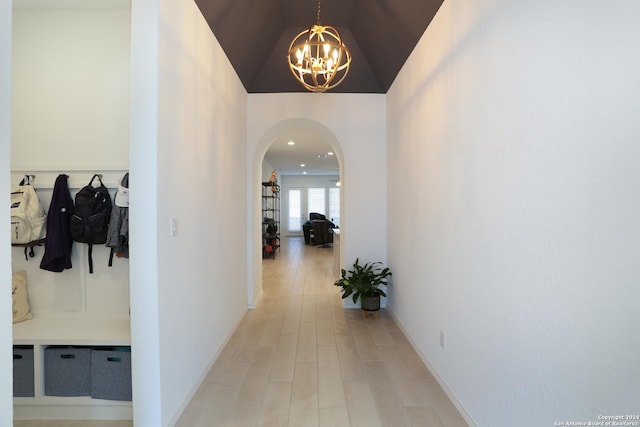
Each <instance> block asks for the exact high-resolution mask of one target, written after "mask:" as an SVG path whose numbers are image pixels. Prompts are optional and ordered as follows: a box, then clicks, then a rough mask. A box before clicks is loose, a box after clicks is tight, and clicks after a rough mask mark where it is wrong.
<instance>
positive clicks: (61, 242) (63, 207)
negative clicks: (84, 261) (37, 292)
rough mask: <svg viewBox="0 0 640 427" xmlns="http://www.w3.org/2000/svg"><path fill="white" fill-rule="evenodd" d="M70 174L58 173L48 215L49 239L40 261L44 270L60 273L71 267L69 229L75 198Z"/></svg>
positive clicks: (71, 241) (71, 243)
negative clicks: (70, 185) (69, 181)
mask: <svg viewBox="0 0 640 427" xmlns="http://www.w3.org/2000/svg"><path fill="white" fill-rule="evenodd" d="M68 178H69V177H68V176H67V175H65V174H60V175H58V178H56V183H55V185H54V186H53V195H52V196H51V205H50V206H49V214H48V216H47V240H46V241H45V243H44V255H43V257H42V261H41V262H40V268H41V269H43V270H48V271H53V272H56V273H60V272H61V271H63V270H64V269H67V268H71V246H72V245H73V240H72V239H71V233H70V231H69V221H70V218H71V214H72V213H73V207H74V206H73V199H72V198H71V193H69V184H68V182H67V181H68Z"/></svg>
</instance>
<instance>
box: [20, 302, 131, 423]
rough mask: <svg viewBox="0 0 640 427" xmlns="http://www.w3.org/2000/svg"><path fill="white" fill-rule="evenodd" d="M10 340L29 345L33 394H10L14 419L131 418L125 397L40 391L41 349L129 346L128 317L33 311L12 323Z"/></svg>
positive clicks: (42, 353) (42, 350)
mask: <svg viewBox="0 0 640 427" xmlns="http://www.w3.org/2000/svg"><path fill="white" fill-rule="evenodd" d="M13 343H14V345H17V346H18V345H19V346H33V365H34V366H33V371H34V372H33V374H34V397H14V399H13V410H14V418H15V419H56V418H58V419H113V420H128V419H129V420H130V419H132V418H133V407H132V403H131V402H128V401H111V400H102V399H93V398H91V397H88V396H79V397H59V396H46V395H45V394H44V368H45V366H44V352H45V349H46V348H47V347H48V346H52V345H55V346H61V345H63V346H67V345H68V346H89V347H105V346H106V347H117V346H131V333H130V322H129V319H128V318H113V317H111V318H110V317H88V316H87V315H86V313H78V314H72V313H69V314H58V313H56V314H37V313H35V314H34V318H33V319H32V320H29V321H26V322H21V323H16V324H14V325H13Z"/></svg>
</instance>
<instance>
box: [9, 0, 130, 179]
mask: <svg viewBox="0 0 640 427" xmlns="http://www.w3.org/2000/svg"><path fill="white" fill-rule="evenodd" d="M120 3H122V2H120ZM116 6H118V5H117V4H116ZM129 15H130V8H129V5H128V4H127V5H126V7H116V8H100V9H86V8H82V7H81V8H59V9H55V8H46V9H35V8H19V7H16V9H15V11H14V17H13V25H14V32H13V68H14V70H16V72H14V73H13V75H12V103H11V108H12V110H11V123H12V135H11V138H12V152H11V162H12V164H11V166H12V169H13V170H25V171H31V170H53V171H57V170H62V171H65V170H67V171H72V170H86V169H91V168H94V167H96V166H99V167H100V168H102V169H127V167H128V160H129V159H128V150H129V129H128V127H129V68H130V67H129V41H130V21H129Z"/></svg>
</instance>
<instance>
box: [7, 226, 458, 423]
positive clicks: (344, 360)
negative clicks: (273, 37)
mask: <svg viewBox="0 0 640 427" xmlns="http://www.w3.org/2000/svg"><path fill="white" fill-rule="evenodd" d="M283 243H284V245H283V248H282V250H281V253H278V254H277V256H276V259H275V260H271V259H269V260H263V287H264V297H263V299H262V301H261V303H260V304H259V305H258V307H257V308H256V309H255V310H251V311H249V312H247V314H246V315H245V317H244V318H243V320H242V322H241V324H240V325H239V327H238V328H237V330H236V331H235V332H234V334H233V336H232V337H231V338H230V340H229V342H228V344H227V345H226V346H225V348H224V349H223V350H222V353H221V354H220V356H219V358H218V360H217V361H216V363H215V365H214V366H213V368H212V369H211V371H210V372H209V373H208V374H207V377H206V378H205V380H204V382H203V384H202V386H201V387H200V389H199V390H198V391H197V392H196V395H195V396H194V398H193V399H192V401H191V402H190V404H189V405H188V407H187V409H186V410H185V412H184V414H183V415H182V417H181V418H180V420H179V421H178V423H177V427H216V426H225V427H242V426H252V427H253V426H291V427H304V426H327V427H340V426H351V427H359V426H367V427H372V426H383V427H388V426H394V427H395V426H420V427H430V426H434V427H435V426H438V427H459V426H466V425H467V424H466V423H465V422H464V419H463V418H462V417H461V416H460V414H459V413H458V411H457V410H456V408H455V407H454V406H453V404H452V403H451V401H450V400H449V399H448V398H447V396H446V394H445V393H444V392H443V391H442V389H441V387H440V386H439V385H438V383H437V382H436V381H435V379H434V378H433V377H432V375H431V374H430V373H429V371H428V370H427V368H426V367H425V366H424V364H423V363H422V361H421V360H420V358H419V357H418V355H417V354H416V352H415V351H414V350H413V348H412V347H411V345H410V344H409V342H408V341H407V339H406V337H405V336H404V335H403V333H402V332H401V330H400V329H399V328H398V326H397V325H396V323H395V322H394V321H393V319H392V317H391V316H390V315H389V314H388V313H387V312H386V311H385V310H381V312H380V315H379V318H378V319H375V318H373V317H367V318H362V316H361V314H360V311H359V310H345V309H343V308H342V300H341V299H340V294H339V289H338V288H337V287H335V286H333V285H332V283H333V281H334V280H335V278H334V275H333V273H332V272H333V253H332V249H327V248H319V247H315V246H307V245H304V241H303V240H302V238H293V239H288V240H287V241H285V242H283ZM62 423H63V424H59V422H52V423H49V422H46V423H40V422H33V423H32V422H22V421H21V422H16V424H15V427H62V426H65V427H67V426H83V427H127V426H131V424H130V423H129V424H126V423H118V422H115V423H112V424H105V423H102V422H99V423H91V422H82V421H80V422H75V424H71V423H70V422H69V423H66V424H64V422H62Z"/></svg>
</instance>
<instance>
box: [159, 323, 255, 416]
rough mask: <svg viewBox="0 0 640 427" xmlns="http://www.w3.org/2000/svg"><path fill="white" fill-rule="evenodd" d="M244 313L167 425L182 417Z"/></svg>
mask: <svg viewBox="0 0 640 427" xmlns="http://www.w3.org/2000/svg"><path fill="white" fill-rule="evenodd" d="M245 314H246V312H245V313H242V315H241V316H240V317H239V318H238V320H236V322H235V324H234V325H233V327H232V328H231V330H230V331H229V334H228V335H227V337H226V338H225V340H224V343H222V345H221V346H220V348H219V349H218V351H217V352H216V354H215V355H214V356H213V359H211V361H210V362H209V364H208V365H207V367H206V369H205V370H204V372H203V373H202V375H200V378H199V379H198V381H197V382H196V385H195V386H194V387H193V389H192V390H191V392H190V393H189V394H188V395H187V397H186V399H185V400H184V401H183V402H182V405H180V408H179V409H178V411H177V412H176V414H175V415H174V416H173V418H172V419H171V421H170V422H169V424H168V426H171V427H174V426H175V425H176V424H177V423H178V421H179V420H180V417H182V415H183V414H184V411H186V410H187V407H188V406H189V403H191V401H192V400H193V398H194V397H195V395H196V393H197V392H198V390H199V389H200V387H202V384H203V383H204V380H205V379H206V378H207V375H209V372H210V371H211V369H212V368H213V365H215V363H216V362H217V361H218V358H219V357H220V354H221V353H222V350H224V348H225V347H226V346H227V344H229V341H230V340H231V337H233V334H234V333H235V331H236V329H238V326H240V322H242V319H244V316H245Z"/></svg>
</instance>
